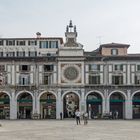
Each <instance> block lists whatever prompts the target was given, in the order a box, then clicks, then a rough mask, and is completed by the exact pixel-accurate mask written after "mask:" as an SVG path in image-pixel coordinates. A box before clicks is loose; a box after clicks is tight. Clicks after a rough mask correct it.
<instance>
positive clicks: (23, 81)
mask: <svg viewBox="0 0 140 140" xmlns="http://www.w3.org/2000/svg"><path fill="white" fill-rule="evenodd" d="M19 84H20V85H23V86H28V85H29V84H30V76H29V75H25V74H23V75H20V76H19Z"/></svg>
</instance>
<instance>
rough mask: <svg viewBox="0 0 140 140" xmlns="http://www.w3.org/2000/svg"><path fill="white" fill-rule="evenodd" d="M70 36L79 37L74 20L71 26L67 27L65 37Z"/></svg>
mask: <svg viewBox="0 0 140 140" xmlns="http://www.w3.org/2000/svg"><path fill="white" fill-rule="evenodd" d="M68 34H70V35H72V36H73V37H74V38H76V37H77V31H76V25H73V24H72V20H70V23H69V25H67V27H66V33H65V36H66V37H68V36H67V35H68ZM72 36H71V37H72Z"/></svg>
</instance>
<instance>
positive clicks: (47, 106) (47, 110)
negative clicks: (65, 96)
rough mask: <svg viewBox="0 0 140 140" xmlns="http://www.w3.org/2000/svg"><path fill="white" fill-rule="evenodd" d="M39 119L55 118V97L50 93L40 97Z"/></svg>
mask: <svg viewBox="0 0 140 140" xmlns="http://www.w3.org/2000/svg"><path fill="white" fill-rule="evenodd" d="M40 118H41V119H55V118H56V97H55V95H54V94H52V93H50V92H45V93H43V94H42V95H41V97H40Z"/></svg>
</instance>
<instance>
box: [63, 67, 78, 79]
mask: <svg viewBox="0 0 140 140" xmlns="http://www.w3.org/2000/svg"><path fill="white" fill-rule="evenodd" d="M64 76H65V78H67V79H68V80H75V79H76V78H77V77H78V70H77V69H76V68H75V67H73V66H70V67H67V68H66V69H65V70H64Z"/></svg>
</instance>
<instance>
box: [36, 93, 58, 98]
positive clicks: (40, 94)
mask: <svg viewBox="0 0 140 140" xmlns="http://www.w3.org/2000/svg"><path fill="white" fill-rule="evenodd" d="M44 93H51V94H53V95H54V96H55V98H56V100H57V94H56V93H55V92H53V91H42V92H41V93H39V96H38V100H40V97H41V96H42V95H43V94H44Z"/></svg>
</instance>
